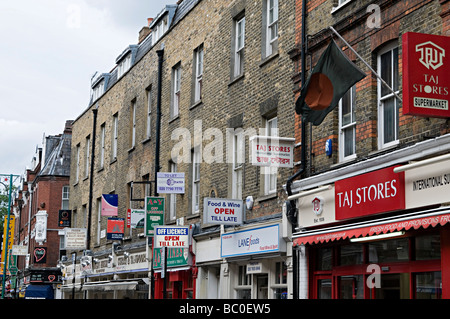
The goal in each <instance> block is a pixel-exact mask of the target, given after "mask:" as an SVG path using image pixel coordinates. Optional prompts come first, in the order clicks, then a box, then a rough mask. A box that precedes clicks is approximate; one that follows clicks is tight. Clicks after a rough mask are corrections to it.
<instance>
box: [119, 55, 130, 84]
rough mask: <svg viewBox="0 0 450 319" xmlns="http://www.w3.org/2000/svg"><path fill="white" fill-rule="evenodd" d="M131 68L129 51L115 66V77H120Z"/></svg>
mask: <svg viewBox="0 0 450 319" xmlns="http://www.w3.org/2000/svg"><path fill="white" fill-rule="evenodd" d="M130 68H131V52H130V53H128V54H127V56H125V57H124V58H123V59H122V61H120V63H119V65H118V67H117V78H120V77H122V76H123V75H124V74H125V73H126V72H127V71H128V70H129V69H130Z"/></svg>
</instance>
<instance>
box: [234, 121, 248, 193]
mask: <svg viewBox="0 0 450 319" xmlns="http://www.w3.org/2000/svg"><path fill="white" fill-rule="evenodd" d="M244 150H245V144H244V132H243V130H242V128H238V129H236V130H235V132H234V136H233V176H232V185H231V197H232V198H234V199H242V189H243V175H244V174H243V171H244V156H245V155H244Z"/></svg>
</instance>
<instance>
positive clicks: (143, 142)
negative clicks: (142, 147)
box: [141, 136, 152, 144]
mask: <svg viewBox="0 0 450 319" xmlns="http://www.w3.org/2000/svg"><path fill="white" fill-rule="evenodd" d="M151 140H152V137H151V136H149V137H147V138H146V139H145V140H143V141H142V142H141V143H142V144H146V143H148V142H150V141H151Z"/></svg>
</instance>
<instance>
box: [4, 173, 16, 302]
mask: <svg viewBox="0 0 450 319" xmlns="http://www.w3.org/2000/svg"><path fill="white" fill-rule="evenodd" d="M0 176H6V177H7V178H9V189H8V217H7V221H6V232H5V234H3V236H6V237H4V239H5V240H4V242H5V243H6V245H5V247H3V250H4V252H5V254H4V256H5V259H4V260H3V280H2V299H5V288H6V287H5V286H6V267H7V265H8V262H7V261H8V247H7V246H8V242H9V222H10V219H11V195H12V185H13V177H18V175H13V174H9V175H5V174H0ZM2 184H3V183H2ZM3 185H4V186H5V187H6V185H5V184H3Z"/></svg>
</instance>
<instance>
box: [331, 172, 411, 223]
mask: <svg viewBox="0 0 450 319" xmlns="http://www.w3.org/2000/svg"><path fill="white" fill-rule="evenodd" d="M393 169H394V167H388V168H385V169H381V170H377V171H374V172H370V173H367V174H362V175H358V176H354V177H351V178H347V179H343V180H340V181H336V183H335V185H334V186H335V210H336V220H343V219H349V218H355V217H361V216H366V215H372V214H378V213H383V212H390V211H395V210H401V209H405V174H404V172H401V173H394V170H393Z"/></svg>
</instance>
